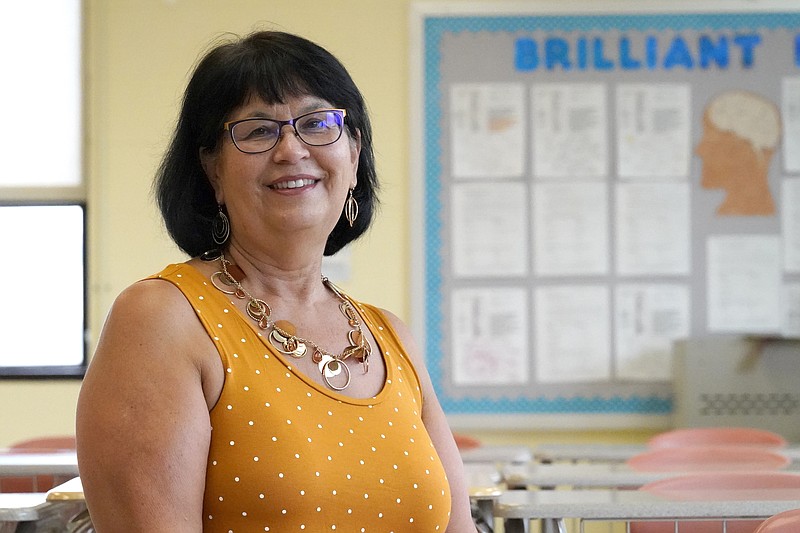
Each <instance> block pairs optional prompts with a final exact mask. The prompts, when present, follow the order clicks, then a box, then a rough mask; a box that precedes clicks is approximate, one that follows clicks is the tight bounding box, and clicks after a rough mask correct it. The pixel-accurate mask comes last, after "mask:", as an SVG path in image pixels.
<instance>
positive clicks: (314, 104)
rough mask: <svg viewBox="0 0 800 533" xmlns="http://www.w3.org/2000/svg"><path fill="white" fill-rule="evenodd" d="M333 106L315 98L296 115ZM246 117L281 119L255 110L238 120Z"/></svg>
mask: <svg viewBox="0 0 800 533" xmlns="http://www.w3.org/2000/svg"><path fill="white" fill-rule="evenodd" d="M333 107H334V106H332V105H331V104H329V103H327V102H325V101H323V100H315V101H314V102H311V103H309V104H308V105H304V106H303V107H301V108H300V112H299V113H298V114H297V115H296V116H301V115H305V114H306V113H312V112H314V111H316V110H318V109H332V108H333ZM245 118H266V119H270V120H279V119H276V118H275V116H274V115H269V114H267V113H265V112H264V111H254V112H252V113H249V114H247V115H246V116H244V117H242V119H237V120H243V119H245ZM290 118H295V117H290Z"/></svg>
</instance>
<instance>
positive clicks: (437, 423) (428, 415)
mask: <svg viewBox="0 0 800 533" xmlns="http://www.w3.org/2000/svg"><path fill="white" fill-rule="evenodd" d="M383 312H384V313H385V314H386V316H387V317H388V318H389V320H390V321H391V323H392V326H393V327H394V329H395V331H397V334H398V335H399V336H400V340H401V341H402V342H403V346H404V347H405V349H406V352H407V353H408V355H409V356H410V357H411V359H412V361H413V362H414V366H415V368H416V370H417V374H418V375H419V379H420V382H421V386H422V394H423V397H424V398H425V401H424V403H423V406H422V421H423V423H424V424H425V429H427V430H428V434H429V435H430V436H431V440H433V445H434V446H435V447H436V452H437V453H438V455H439V458H440V459H441V460H442V464H443V465H444V469H445V472H446V473H447V479H448V480H449V482H450V497H451V498H452V503H451V511H450V522H449V523H448V524H447V533H466V532H471V531H477V530H476V528H475V523H474V522H473V520H472V514H471V511H470V505H469V492H468V488H467V484H466V480H465V478H464V465H463V463H462V462H461V454H460V453H459V451H458V447H457V446H456V443H455V439H454V438H453V433H452V431H451V430H450V426H449V425H448V423H447V418H446V417H445V415H444V411H442V407H441V405H440V404H439V400H438V398H437V397H436V392H435V391H434V389H433V384H432V383H431V379H430V376H429V374H428V370H427V368H426V367H425V364H424V361H423V360H422V357H421V354H420V351H419V348H418V347H417V344H416V342H415V341H414V337H413V335H412V334H411V331H410V330H409V329H408V327H407V326H406V325H405V324H404V323H403V321H402V320H400V319H399V318H398V317H396V316H395V315H393V314H392V313H390V312H388V311H385V310H384V311H383Z"/></svg>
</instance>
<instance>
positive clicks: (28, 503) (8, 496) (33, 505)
mask: <svg viewBox="0 0 800 533" xmlns="http://www.w3.org/2000/svg"><path fill="white" fill-rule="evenodd" d="M45 504H46V498H45V494H44V493H41V492H28V493H24V494H16V493H0V522H3V523H8V522H13V523H16V522H31V521H34V520H37V519H38V518H39V509H40V508H41V507H42V506H43V505H45Z"/></svg>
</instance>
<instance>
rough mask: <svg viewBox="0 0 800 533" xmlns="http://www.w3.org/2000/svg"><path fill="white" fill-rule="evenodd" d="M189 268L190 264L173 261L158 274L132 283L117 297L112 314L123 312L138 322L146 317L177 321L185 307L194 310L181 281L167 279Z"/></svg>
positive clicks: (126, 316) (157, 322)
mask: <svg viewBox="0 0 800 533" xmlns="http://www.w3.org/2000/svg"><path fill="white" fill-rule="evenodd" d="M188 268H189V267H188V266H187V265H186V264H177V265H169V266H168V267H166V268H164V269H163V270H162V271H160V272H159V273H157V274H153V275H152V276H148V277H146V278H143V279H141V280H139V281H136V282H135V283H132V284H131V285H129V286H128V287H126V288H125V289H124V290H123V291H122V292H120V293H119V295H118V296H117V297H116V299H115V300H114V303H113V304H112V306H111V312H110V315H115V314H116V315H123V317H125V318H126V319H136V321H137V323H142V322H143V321H144V322H147V323H150V324H151V325H154V324H159V323H163V321H164V320H165V319H168V321H169V322H173V321H174V319H175V318H177V317H179V316H180V315H181V314H182V312H181V311H182V310H183V311H185V312H186V313H191V307H190V306H189V305H188V302H187V300H186V297H185V296H184V294H183V291H181V289H180V288H179V286H178V284H176V283H174V282H173V283H165V281H173V280H175V279H176V277H175V276H176V274H179V273H180V272H181V271H184V272H189V270H187V269H188ZM177 279H179V278H177Z"/></svg>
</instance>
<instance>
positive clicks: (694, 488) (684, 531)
mask: <svg viewBox="0 0 800 533" xmlns="http://www.w3.org/2000/svg"><path fill="white" fill-rule="evenodd" d="M639 490H645V491H648V492H651V493H653V494H656V495H658V496H660V497H662V498H665V499H669V500H680V501H687V500H689V501H691V500H697V499H704V500H708V499H711V500H719V501H727V500H798V499H800V474H792V473H789V472H703V473H697V474H690V475H685V476H677V477H672V478H666V479H662V480H659V481H654V482H652V483H648V484H646V485H644V486H642V487H641V489H639ZM761 522H762V521H759V520H728V521H727V522H726V523H725V524H723V522H722V521H719V520H718V521H713V520H708V521H681V522H679V526H680V528H679V529H678V530H677V531H680V533H720V532H721V531H726V532H727V533H754V532H755V531H756V528H757V527H758V526H759V525H760V523H761ZM630 526H631V527H630V532H631V533H675V531H676V529H675V522H673V521H670V522H663V521H658V522H631V524H630ZM723 527H725V528H726V529H723Z"/></svg>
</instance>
